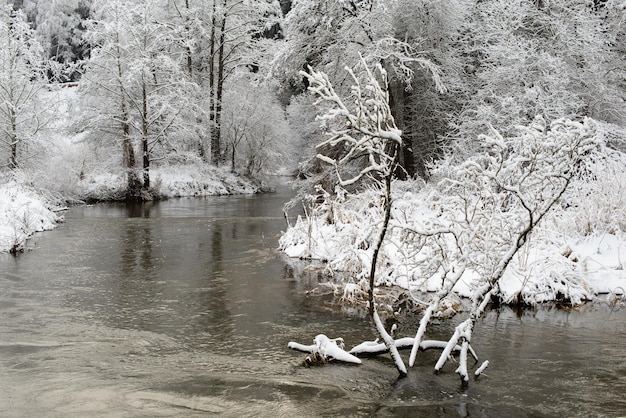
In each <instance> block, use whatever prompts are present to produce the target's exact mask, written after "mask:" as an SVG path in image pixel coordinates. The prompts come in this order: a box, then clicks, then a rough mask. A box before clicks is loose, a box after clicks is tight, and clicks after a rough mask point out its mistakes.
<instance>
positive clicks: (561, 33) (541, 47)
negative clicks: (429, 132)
mask: <svg viewBox="0 0 626 418" xmlns="http://www.w3.org/2000/svg"><path fill="white" fill-rule="evenodd" d="M612 13H613V14H614V15H615V14H621V15H622V16H623V11H618V10H614V11H613V12H612ZM622 19H623V17H622ZM607 22H608V20H607V18H606V17H604V16H602V14H600V13H598V12H597V11H596V10H594V8H593V7H590V4H589V2H581V1H577V0H571V1H569V0H568V1H561V2H542V3H541V4H538V3H537V2H535V1H531V0H525V1H520V2H508V1H503V0H490V1H485V2H480V3H478V4H477V5H476V7H475V8H474V9H473V12H472V14H471V15H469V16H468V20H467V24H466V25H465V28H464V30H463V37H462V38H460V40H459V47H460V48H462V49H463V54H464V55H465V56H466V58H467V66H466V72H467V77H466V78H465V80H466V83H467V86H468V87H469V88H468V91H467V95H466V98H465V100H464V102H463V106H462V108H461V110H460V112H458V113H457V114H456V116H455V117H454V118H453V119H452V125H453V127H454V129H453V130H452V131H451V132H450V134H449V136H450V137H451V138H454V139H455V142H457V143H460V147H459V148H461V149H463V150H466V151H470V152H471V150H474V149H475V146H478V145H479V144H478V143H477V142H476V141H473V140H474V139H476V138H477V137H478V135H479V134H484V133H487V132H488V130H489V128H488V123H490V124H491V125H493V126H494V127H495V128H496V129H498V130H499V131H500V132H502V133H503V134H511V133H512V132H513V131H514V127H515V126H516V125H519V124H528V123H530V122H531V121H532V120H533V118H534V117H535V115H542V117H544V118H545V119H546V121H547V122H548V123H551V122H552V121H554V120H556V119H559V118H562V117H569V118H573V117H575V116H577V115H584V116H590V117H593V118H595V119H597V120H607V121H609V122H614V123H615V122H617V121H620V120H623V112H624V108H625V107H624V97H623V96H624V93H623V88H620V87H619V79H620V70H615V68H616V66H615V63H616V62H618V61H619V60H618V59H617V57H618V56H619V55H616V51H614V50H612V49H611V46H610V45H611V43H613V42H614V40H615V37H614V36H615V35H614V34H612V32H611V31H610V30H608V27H607ZM611 62H612V63H613V64H611ZM617 68H619V65H618V66H617ZM618 115H622V116H618ZM465 155H466V156H467V154H465Z"/></svg>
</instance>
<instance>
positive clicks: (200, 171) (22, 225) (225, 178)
mask: <svg viewBox="0 0 626 418" xmlns="http://www.w3.org/2000/svg"><path fill="white" fill-rule="evenodd" d="M154 175H155V178H156V179H157V180H156V186H155V188H156V190H157V191H158V193H159V195H160V196H161V197H162V198H175V197H204V196H216V195H226V194H252V193H257V192H258V191H259V186H257V185H255V184H252V183H251V182H250V181H249V180H247V179H245V178H243V177H241V176H237V175H234V174H232V173H230V172H229V171H228V170H226V169H221V168H216V167H210V166H202V167H199V166H179V167H174V166H172V167H166V168H161V169H155V170H154ZM17 177H19V176H13V178H10V179H0V253H3V252H9V251H20V250H21V249H23V248H24V245H25V243H26V240H27V239H28V238H29V237H31V236H32V235H33V234H35V233H36V232H41V231H47V230H50V229H53V228H55V227H56V225H57V223H59V222H62V221H63V214H62V212H63V210H64V209H65V206H64V202H63V200H64V199H65V198H68V197H69V198H70V199H71V200H73V201H76V202H80V201H87V200H89V201H94V200H95V201H100V200H103V201H105V200H116V199H119V198H122V197H123V196H124V190H125V185H126V184H125V179H124V176H123V175H114V174H111V173H102V174H98V175H95V174H92V175H89V176H87V177H85V179H84V180H81V181H79V182H77V183H76V184H75V185H73V190H72V192H71V196H65V197H63V198H62V197H60V195H59V194H58V193H55V194H54V196H55V197H53V194H51V193H48V192H46V191H44V190H43V189H42V188H41V187H34V186H33V185H32V183H29V182H27V181H25V180H19V179H16V178H17Z"/></svg>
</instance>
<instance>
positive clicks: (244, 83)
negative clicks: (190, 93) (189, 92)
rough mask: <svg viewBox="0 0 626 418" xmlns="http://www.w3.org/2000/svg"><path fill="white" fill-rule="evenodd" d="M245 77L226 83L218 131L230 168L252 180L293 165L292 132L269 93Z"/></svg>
mask: <svg viewBox="0 0 626 418" xmlns="http://www.w3.org/2000/svg"><path fill="white" fill-rule="evenodd" d="M249 78H250V77H248V74H246V73H242V74H239V75H238V77H236V78H235V77H233V78H232V79H231V80H229V81H228V82H227V86H226V87H227V89H226V94H225V96H224V115H223V124H222V129H223V133H224V137H223V139H224V141H223V142H224V148H225V154H226V155H227V156H228V157H229V160H230V165H231V169H232V170H233V171H239V172H241V173H243V174H245V175H246V176H248V177H256V176H257V175H259V174H269V173H276V172H277V171H279V170H281V169H287V168H288V167H289V166H290V165H292V164H293V161H292V159H293V155H294V151H293V145H291V144H290V142H291V141H292V137H293V133H292V132H291V129H290V127H289V126H288V123H287V120H286V117H285V112H284V111H283V109H282V107H281V106H280V104H279V103H278V100H277V98H276V96H275V95H274V93H273V91H272V90H270V89H269V88H268V87H267V86H266V85H265V84H259V83H253V82H252V81H251V80H250V79H249Z"/></svg>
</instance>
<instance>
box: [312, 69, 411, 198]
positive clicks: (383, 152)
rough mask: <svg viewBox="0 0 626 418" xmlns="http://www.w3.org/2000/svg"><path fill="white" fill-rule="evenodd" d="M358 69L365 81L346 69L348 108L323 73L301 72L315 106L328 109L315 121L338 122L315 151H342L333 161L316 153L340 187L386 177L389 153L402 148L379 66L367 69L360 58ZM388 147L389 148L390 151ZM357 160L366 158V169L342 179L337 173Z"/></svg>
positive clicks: (392, 155) (390, 164) (391, 155)
mask: <svg viewBox="0 0 626 418" xmlns="http://www.w3.org/2000/svg"><path fill="white" fill-rule="evenodd" d="M361 66H362V67H363V76H364V78H365V81H362V80H361V77H358V76H357V75H356V74H355V73H354V71H353V70H352V69H350V68H346V71H347V72H348V74H349V75H350V77H351V78H352V81H353V86H352V89H351V96H352V98H353V100H354V103H353V104H352V105H348V104H346V103H345V101H344V100H343V99H342V98H341V97H340V96H339V94H338V93H337V92H336V91H335V89H334V87H333V85H332V83H331V81H330V80H329V78H328V76H327V75H326V74H324V73H323V72H321V71H315V70H313V69H312V68H311V67H309V72H301V74H302V75H303V76H305V77H306V78H307V79H308V81H309V90H310V91H311V92H312V93H314V94H315V95H316V96H318V98H319V100H318V103H319V102H325V103H327V104H330V106H331V108H330V109H329V110H328V111H327V112H326V113H325V114H324V115H322V116H319V117H318V119H320V120H324V121H337V120H338V121H339V122H340V123H339V126H340V128H337V129H332V130H331V133H330V138H329V139H327V140H326V141H324V142H322V143H320V144H319V145H318V146H317V148H318V149H320V150H323V149H326V148H327V147H331V148H337V147H342V150H343V151H344V153H343V155H342V156H341V157H338V158H333V157H330V156H328V155H324V154H323V153H319V154H318V155H317V158H319V159H320V160H322V161H324V162H326V163H328V164H330V165H332V166H334V168H335V171H336V173H337V178H338V180H339V184H341V185H342V186H348V185H351V184H355V183H357V182H358V181H360V180H361V179H362V178H363V177H364V176H366V175H368V174H370V173H373V174H378V175H379V176H380V177H385V176H387V175H389V174H390V172H391V171H390V170H391V169H392V167H393V166H394V160H395V152H394V151H393V149H395V147H397V146H399V145H401V144H402V131H400V130H399V129H398V128H397V126H396V124H395V121H394V118H393V115H392V113H391V108H390V107H389V93H388V91H387V87H388V81H387V73H386V71H385V70H384V69H383V67H382V65H380V64H378V65H376V67H375V69H374V70H372V69H370V68H369V67H368V66H367V64H366V63H365V60H364V59H363V58H362V57H361ZM341 126H343V128H342V127H341ZM390 145H393V146H392V147H391V148H390ZM361 156H367V165H366V166H365V167H364V168H362V169H361V170H360V171H359V173H358V174H356V175H354V176H352V177H351V178H348V179H344V178H342V176H341V174H340V170H341V169H342V168H344V166H346V165H348V164H349V163H350V162H351V161H353V160H354V159H356V158H358V157H361Z"/></svg>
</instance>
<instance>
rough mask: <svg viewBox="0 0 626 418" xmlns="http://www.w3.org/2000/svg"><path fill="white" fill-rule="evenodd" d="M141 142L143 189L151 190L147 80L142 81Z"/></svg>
mask: <svg viewBox="0 0 626 418" xmlns="http://www.w3.org/2000/svg"><path fill="white" fill-rule="evenodd" d="M141 87H142V99H143V102H142V113H143V114H142V120H141V144H142V152H143V167H142V168H143V190H146V191H148V190H150V149H149V143H148V139H149V137H148V93H147V90H146V83H145V81H144V82H143V83H142V86H141Z"/></svg>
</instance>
